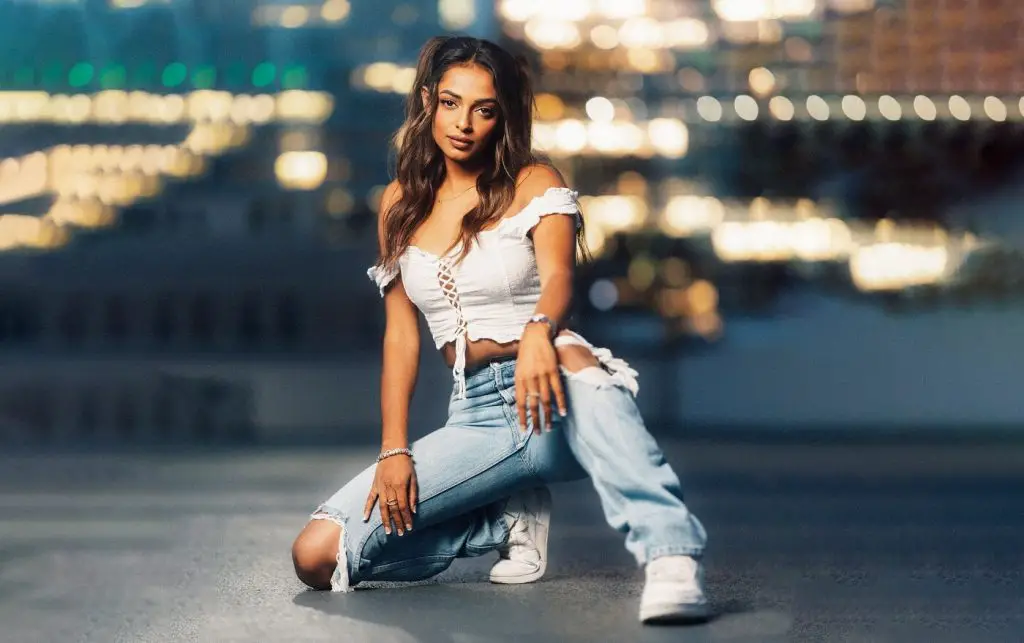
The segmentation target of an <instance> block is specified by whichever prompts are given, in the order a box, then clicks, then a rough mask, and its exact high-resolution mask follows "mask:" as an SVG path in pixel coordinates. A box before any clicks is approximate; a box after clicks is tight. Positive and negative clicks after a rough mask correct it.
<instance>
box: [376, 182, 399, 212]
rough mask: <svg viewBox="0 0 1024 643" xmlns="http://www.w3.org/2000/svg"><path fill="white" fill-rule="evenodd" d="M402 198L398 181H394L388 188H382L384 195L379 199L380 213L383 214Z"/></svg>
mask: <svg viewBox="0 0 1024 643" xmlns="http://www.w3.org/2000/svg"><path fill="white" fill-rule="evenodd" d="M401 198H402V186H401V184H399V182H398V179H395V180H394V181H392V182H391V183H388V186H387V187H386V188H384V193H383V195H381V198H380V212H381V214H384V213H385V212H387V211H388V210H389V209H390V208H391V206H393V205H394V204H396V203H398V200H399V199H401Z"/></svg>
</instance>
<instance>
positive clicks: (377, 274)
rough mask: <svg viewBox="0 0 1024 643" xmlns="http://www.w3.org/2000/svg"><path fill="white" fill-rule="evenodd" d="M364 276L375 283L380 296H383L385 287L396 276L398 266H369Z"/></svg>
mask: <svg viewBox="0 0 1024 643" xmlns="http://www.w3.org/2000/svg"><path fill="white" fill-rule="evenodd" d="M366 276H367V277H369V278H370V281H372V282H373V283H375V284H377V290H379V291H380V296H381V297H383V296H384V291H385V290H387V287H388V286H389V285H390V284H391V282H392V281H394V280H395V277H397V276H398V268H385V267H383V266H371V267H370V269H369V270H367V271H366Z"/></svg>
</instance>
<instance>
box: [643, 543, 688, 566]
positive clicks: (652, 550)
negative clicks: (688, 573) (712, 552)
mask: <svg viewBox="0 0 1024 643" xmlns="http://www.w3.org/2000/svg"><path fill="white" fill-rule="evenodd" d="M703 554H704V548H703V547H694V546H692V545H661V546H659V547H648V548H647V555H646V557H645V558H644V559H643V560H637V563H638V564H639V565H645V564H647V563H649V562H650V561H652V560H654V559H655V558H661V557H663V556H692V557H694V558H700V557H701V556H702V555H703Z"/></svg>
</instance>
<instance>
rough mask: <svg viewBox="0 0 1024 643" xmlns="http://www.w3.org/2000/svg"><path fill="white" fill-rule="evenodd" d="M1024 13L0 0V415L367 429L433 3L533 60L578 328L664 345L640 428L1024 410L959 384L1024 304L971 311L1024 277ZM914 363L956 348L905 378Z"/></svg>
mask: <svg viewBox="0 0 1024 643" xmlns="http://www.w3.org/2000/svg"><path fill="white" fill-rule="evenodd" d="M1022 25H1024V10H1022V9H1021V7H1020V6H1019V4H1017V3H1014V2H1012V1H1011V0H884V1H883V0H787V1H785V2H783V1H781V0H686V1H678V0H559V2H555V3H544V2H540V1H538V0H497V1H495V2H491V1H490V0H379V1H378V2H373V3H359V2H355V1H354V0H296V1H294V2H286V1H276V0H275V1H273V2H271V1H262V0H243V1H239V2H223V1H217V0H204V1H203V2H199V0H31V1H30V0H17V1H14V2H7V3H0V34H2V36H3V42H4V43H5V47H4V50H3V53H2V54H0V123H2V124H3V127H2V128H0V207H2V210H0V213H2V216H0V442H9V443H19V442H28V443H51V444H58V443H59V444H64V443H74V442H80V443H81V442H88V443H94V442H95V443H133V442H135V443H149V442H175V441H178V442H195V441H238V440H254V441H255V440H258V441H285V440H296V439H322V438H325V437H330V436H332V435H335V434H336V433H337V432H338V431H340V430H350V429H351V430H356V429H358V430H364V429H365V430H366V431H367V439H373V437H374V435H373V434H374V432H375V430H376V425H377V421H378V411H377V408H376V399H377V392H378V390H377V389H378V382H377V373H378V371H377V368H378V362H379V357H378V344H379V341H378V340H379V333H380V329H381V324H382V311H381V308H380V305H379V301H378V299H377V295H376V292H375V291H374V289H373V288H372V286H371V285H370V284H369V283H368V282H367V281H366V280H365V278H364V277H363V271H364V269H365V267H366V265H367V264H369V263H370V262H371V261H372V260H373V256H374V231H375V220H376V214H377V213H376V207H377V202H378V200H379V197H380V194H381V190H382V189H383V186H384V185H385V184H386V182H387V180H388V162H389V160H388V156H387V153H386V151H387V150H388V145H389V139H390V136H391V135H392V133H393V130H394V128H395V127H396V126H397V125H398V123H399V120H400V118H401V101H402V100H403V98H404V96H405V95H406V94H407V93H408V92H409V91H410V90H411V89H412V87H411V84H412V82H413V68H412V66H413V65H414V63H415V59H416V53H417V51H418V49H419V47H420V45H421V43H422V42H423V41H424V40H425V39H426V38H428V37H429V36H432V35H435V34H436V33H438V32H459V33H470V34H473V35H478V36H483V37H488V38H492V39H496V40H499V41H501V42H502V43H504V44H506V45H507V46H509V47H511V48H513V49H515V50H516V51H517V52H519V53H523V54H525V55H526V56H527V57H528V58H529V59H530V60H531V61H532V62H533V64H534V67H535V69H536V70H537V74H536V78H537V84H538V95H537V119H536V129H535V147H536V148H537V150H538V151H540V152H543V153H545V154H548V155H550V156H551V157H552V159H553V160H554V161H555V162H556V164H557V165H558V166H559V167H560V168H561V169H562V170H563V171H564V172H565V173H566V175H567V178H568V179H569V181H570V183H571V184H572V185H574V186H575V187H576V188H578V189H579V190H580V193H581V202H582V205H583V208H584V211H585V214H586V219H587V236H588V241H589V245H590V247H591V250H592V251H593V253H594V255H595V261H593V262H592V263H590V264H588V265H587V266H586V267H585V268H584V269H583V271H582V274H581V278H580V280H579V283H578V288H579V293H578V300H579V301H581V302H582V306H581V307H580V314H579V319H578V322H579V324H580V325H581V327H582V329H583V330H584V331H585V332H586V334H587V335H588V337H590V338H591V339H593V340H594V341H596V342H597V343H601V344H609V345H613V346H614V347H615V348H616V351H617V352H621V353H623V354H625V355H626V356H627V357H629V358H631V359H632V360H633V361H634V362H635V363H636V365H637V366H640V367H641V370H642V371H644V372H648V373H653V376H651V377H649V378H647V384H645V386H644V391H645V393H644V395H643V396H642V399H641V405H642V406H643V408H644V411H645V413H646V414H647V417H649V418H652V421H653V422H655V423H665V424H672V423H678V422H679V421H681V420H693V421H696V422H703V423H709V424H714V423H716V422H733V421H734V422H741V423H751V422H755V423H756V422H757V421H761V422H763V423H773V422H774V423H777V424H785V423H786V422H787V421H789V420H793V421H804V422H825V423H827V422H828V421H830V420H836V419H837V417H830V412H831V411H830V409H831V410H832V411H835V412H836V413H838V414H839V415H842V418H845V419H846V420H849V421H858V420H870V421H878V422H881V421H884V420H885V418H890V419H892V418H901V417H902V418H903V419H904V420H906V419H907V418H914V417H917V415H915V414H916V413H917V409H919V408H923V407H925V406H927V407H928V412H927V413H922V414H920V417H921V418H924V421H929V422H936V421H940V420H942V419H943V418H954V419H955V421H961V420H962V419H963V417H967V416H970V414H971V413H974V415H973V417H989V418H997V419H999V420H1000V421H1005V420H1009V419H1010V418H1012V417H1014V413H1015V412H1016V411H1015V406H1014V403H1013V402H1012V401H1011V400H1010V399H1009V398H1008V397H1006V396H1003V397H999V396H998V395H997V394H996V393H993V392H992V391H993V388H992V387H991V386H987V387H982V388H983V392H982V393H981V394H980V397H976V398H972V399H974V400H975V401H974V402H973V403H970V404H962V405H960V406H958V407H957V406H956V405H957V400H959V398H958V397H957V396H958V395H959V394H960V393H962V392H963V391H964V390H965V387H968V386H970V380H969V378H968V375H967V374H970V373H972V372H976V371H979V370H984V369H985V368H986V364H995V366H993V367H992V369H993V373H995V375H993V376H992V377H997V376H998V377H1004V376H1006V375H1007V374H1008V373H1010V372H1011V371H1012V363H1011V361H1010V360H1009V358H1008V356H1007V355H1008V354H1009V353H1001V352H1000V351H999V350H998V346H999V345H1000V343H1001V342H1002V343H1005V344H1006V345H1015V344H1012V341H1011V340H1012V339H1013V338H1012V337H1010V336H1009V335H1008V334H1007V333H1008V331H1006V330H1005V329H1006V328H1011V327H1012V326H1013V325H1014V324H1015V323H1016V317H1014V316H1013V314H1012V313H1006V314H1005V315H1004V316H1003V317H999V316H998V315H992V316H990V317H985V318H984V319H983V320H982V318H981V317H979V316H974V315H972V313H971V312H970V311H971V310H977V309H978V308H977V307H979V306H982V307H984V306H989V305H990V304H989V303H988V302H991V301H995V302H1009V301H1014V299H1015V298H1016V297H1017V296H1018V295H1019V294H1020V293H1021V292H1024V290H1022V289H1021V288H1020V285H1021V284H1024V271H1022V270H1021V267H1022V266H1024V262H1022V261H1021V257H1020V253H1019V251H1018V250H1016V249H1015V248H1014V247H1013V245H1012V244H1008V243H1007V240H1011V241H1012V240H1014V239H1017V238H1018V237H1019V236H1020V230H1021V228H1020V225H1019V223H1017V222H1016V219H1015V212H1016V210H1017V209H1018V205H1019V202H1020V198H1021V197H1020V194H1019V193H1017V192H1014V190H1013V189H1012V187H1013V186H1014V185H1015V184H1016V181H1015V177H1017V176H1019V171H1020V167H1019V160H1018V159H1020V158H1022V157H1021V155H1020V154H1019V151H1020V149H1021V148H1022V146H1024V138H1022V122H1024V102H1022V94H1024V69H1022V65H1024V63H1022V62H1021V60H1024V57H1022V56H1021V52H1020V51H1019V48H1020V47H1021V46H1022V45H1021V44H1020V43H1021V39H1020V38H1019V37H1018V36H1019V33H1020V29H1021V27H1022ZM808 302H813V306H814V308H815V310H816V312H815V313H814V315H818V316H811V317H809V318H808V319H809V321H805V322H801V323H796V322H793V321H791V320H790V316H791V315H792V314H793V310H806V309H804V308H801V307H802V306H805V305H807V306H811V304H810V303H808ZM965 310H967V311H968V312H966V313H965V312H963V311H965ZM982 310H986V309H985V308H982ZM920 311H930V313H929V314H932V315H933V316H932V317H921V316H919V317H913V315H915V314H920ZM936 311H938V312H936ZM899 314H902V315H904V317H898V316H896V315H899ZM1000 314H1002V313H1000ZM979 315H980V313H979ZM780 318H781V319H785V320H787V321H785V323H782V322H780V321H779V319H780ZM851 320H860V322H859V323H861V324H862V326H857V325H856V324H854V322H853V321H851ZM862 327H870V328H871V329H872V334H871V336H870V337H865V336H863V335H862V330H860V329H861V328H862ZM999 328H1003V329H1004V330H1003V331H999V330H998V329H999ZM950 329H957V333H959V335H957V338H960V337H961V336H962V337H963V338H972V337H975V338H977V337H984V338H985V341H984V342H980V343H979V342H974V343H972V342H971V341H970V340H969V339H957V338H954V337H953V336H951V335H950V334H949V333H950V332H951V331H950ZM1000 332H1002V333H1003V334H1002V335H1001V334H1000ZM914 337H927V338H930V340H929V341H932V342H940V343H945V344H946V345H948V346H950V347H952V348H951V349H950V350H949V351H947V352H946V353H943V354H942V355H943V356H942V357H941V358H933V357H930V356H931V355H932V353H929V352H928V351H927V350H926V349H925V348H921V347H920V346H917V347H916V348H915V346H916V345H915V344H913V342H912V341H911V340H912V338H914ZM872 341H877V342H878V345H879V346H881V347H883V348H878V347H873V345H872V343H871V342H872ZM836 346H842V347H844V348H843V350H838V349H836ZM972 347H975V348H977V350H976V351H975V352H972V350H971V349H972ZM425 350H426V349H425ZM872 351H874V352H872ZM878 351H882V352H878ZM428 352H429V351H428ZM1011 352H1012V351H1011ZM682 353H685V354H686V355H687V357H688V359H687V360H686V361H685V362H684V363H682V364H680V363H679V362H678V361H677V360H678V357H679V355H680V354H682ZM829 354H832V355H835V356H836V357H835V358H834V360H833V361H832V362H829V361H828V360H824V361H822V360H821V359H819V358H820V357H821V356H822V355H829ZM885 355H898V356H899V357H898V358H899V360H900V364H901V365H903V366H902V369H891V368H889V367H887V366H886V365H885V363H884V362H885V360H884V359H883V358H884V357H885ZM787 360H789V361H788V362H787ZM929 360H932V361H929ZM986 360H987V361H986ZM993 360H994V361H993ZM436 361H437V360H436V359H435V360H432V361H431V362H427V363H425V369H426V370H425V371H424V377H423V378H422V382H421V385H420V387H419V388H418V392H417V400H419V401H418V402H416V403H415V404H418V405H419V406H417V407H416V408H417V409H420V410H421V411H422V413H421V416H422V417H435V414H436V416H438V417H439V416H440V414H441V413H442V412H443V409H441V408H440V407H441V406H443V400H444V399H445V398H446V394H447V390H448V385H449V384H450V378H449V376H448V374H447V373H446V372H445V371H444V369H443V368H441V367H440V366H439V365H437V368H434V366H431V365H430V364H434V363H435V362H436ZM787 363H788V364H789V366H788V367H787V368H788V370H787V371H785V374H784V375H780V376H774V375H773V372H774V371H773V370H772V369H774V368H775V367H777V366H786V364H787ZM922 364H926V365H927V366H928V368H929V369H930V370H931V371H933V372H949V373H958V374H959V375H957V376H955V377H954V376H949V377H945V378H942V379H941V382H938V381H937V380H933V382H936V383H935V385H934V388H930V386H931V385H930V384H928V383H927V381H926V380H921V381H922V382H925V383H924V384H919V385H916V388H915V387H907V388H906V390H904V391H903V393H901V392H900V391H899V390H897V389H896V388H894V387H893V386H892V381H895V379H901V380H907V379H912V378H914V377H915V373H918V372H919V371H920V369H921V368H922V367H921V365H922ZM886 371H890V372H891V373H895V374H894V375H893V376H892V378H890V379H884V378H882V379H880V378H879V377H878V375H877V373H879V372H886ZM732 372H741V373H743V374H744V375H743V377H740V378H738V379H737V378H735V377H732V378H730V373H732ZM729 381H733V382H735V383H736V385H737V387H736V389H735V390H733V389H730V387H729V386H728V385H727V384H724V382H729ZM915 381H916V380H915ZM815 386H817V387H818V388H815ZM844 386H847V387H849V388H850V390H851V391H857V390H859V391H868V392H869V393H865V396H866V397H865V399H864V400H860V401H858V398H857V396H856V395H851V396H849V397H843V395H844V390H843V387H844ZM716 387H717V388H716ZM937 390H941V391H944V392H945V393H948V395H945V396H944V397H943V396H942V395H940V396H939V397H941V398H942V399H943V400H944V404H945V405H943V404H938V403H936V404H931V403H930V399H931V398H933V397H935V391H937ZM680 391H684V393H682V394H681V393H680ZM802 394H806V395H809V396H810V397H812V398H813V399H814V400H815V401H816V402H815V404H810V405H805V406H799V403H800V400H801V399H802V397H801V395H802ZM986 396H987V397H986ZM872 399H874V400H875V401H876V402H878V400H881V402H878V403H877V404H876V405H875V406H870V404H871V400H872ZM367 400H373V402H372V403H370V404H368V403H367ZM424 400H426V401H424ZM978 400H982V401H980V402H979V401H978ZM972 404H973V405H972ZM954 407H956V408H962V409H967V411H964V414H965V415H962V416H961V415H957V413H954V412H953V411H955V410H956V408H954ZM986 408H987V409H989V412H988V414H987V415H986V411H985V409H986ZM872 409H874V410H872ZM836 413H833V416H835V415H836ZM842 418H839V419H842ZM339 426H343V427H345V428H344V429H339ZM422 428H424V429H426V428H429V427H426V426H425V427H422Z"/></svg>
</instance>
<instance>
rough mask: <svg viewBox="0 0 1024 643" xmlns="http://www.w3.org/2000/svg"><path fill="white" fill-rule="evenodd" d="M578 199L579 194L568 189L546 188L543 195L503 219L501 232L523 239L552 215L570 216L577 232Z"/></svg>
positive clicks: (579, 223)
mask: <svg viewBox="0 0 1024 643" xmlns="http://www.w3.org/2000/svg"><path fill="white" fill-rule="evenodd" d="M578 197H579V192H577V191H575V190H571V189H569V188H548V189H547V191H546V192H544V194H542V195H540V196H538V197H534V198H533V200H532V201H530V202H529V203H528V204H527V205H526V207H525V208H523V209H522V210H520V211H519V213H518V214H516V215H514V216H511V217H508V218H507V219H505V220H504V221H503V222H502V231H503V232H505V233H506V234H509V235H512V236H514V237H516V238H519V239H523V238H525V237H526V235H528V234H529V233H530V231H531V230H533V229H534V228H535V227H536V226H537V224H538V223H540V220H541V219H542V218H543V217H546V216H548V215H552V214H567V215H570V216H572V217H573V218H574V219H575V221H576V229H577V230H578V229H579V228H580V226H581V225H582V224H583V215H582V213H581V212H580V204H579V201H578V200H577V199H578Z"/></svg>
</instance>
